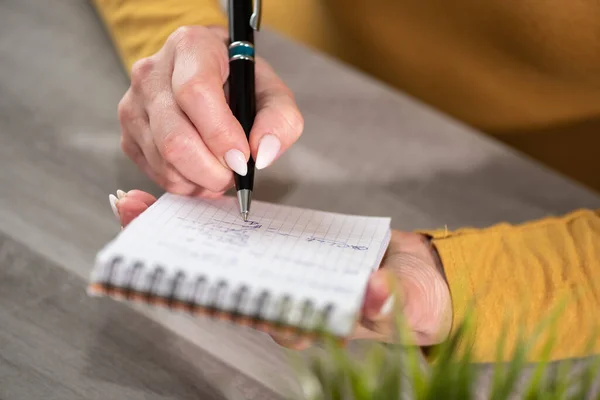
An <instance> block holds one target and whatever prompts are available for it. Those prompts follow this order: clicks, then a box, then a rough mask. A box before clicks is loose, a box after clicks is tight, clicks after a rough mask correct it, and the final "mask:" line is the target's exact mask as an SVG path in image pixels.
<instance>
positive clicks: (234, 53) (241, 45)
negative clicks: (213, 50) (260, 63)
mask: <svg viewBox="0 0 600 400" xmlns="http://www.w3.org/2000/svg"><path fill="white" fill-rule="evenodd" d="M233 60H249V61H254V46H253V45H252V43H249V42H233V43H231V44H230V45H229V61H233Z"/></svg>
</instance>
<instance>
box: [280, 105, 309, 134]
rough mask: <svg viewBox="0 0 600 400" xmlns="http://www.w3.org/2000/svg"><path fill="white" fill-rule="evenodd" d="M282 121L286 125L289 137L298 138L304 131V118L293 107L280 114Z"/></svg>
mask: <svg viewBox="0 0 600 400" xmlns="http://www.w3.org/2000/svg"><path fill="white" fill-rule="evenodd" d="M281 117H282V120H283V121H284V122H285V124H286V125H287V127H288V129H287V131H288V132H289V134H290V136H291V137H293V138H298V137H300V135H302V132H303V131H304V117H302V114H301V113H300V111H299V110H298V109H297V108H295V107H290V108H286V109H285V110H284V111H282V112H281Z"/></svg>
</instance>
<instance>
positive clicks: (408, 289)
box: [110, 190, 452, 350]
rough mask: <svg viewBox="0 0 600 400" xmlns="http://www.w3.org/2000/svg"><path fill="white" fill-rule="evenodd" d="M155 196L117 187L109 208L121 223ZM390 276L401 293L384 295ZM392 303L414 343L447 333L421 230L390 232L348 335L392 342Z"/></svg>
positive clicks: (436, 273)
mask: <svg viewBox="0 0 600 400" xmlns="http://www.w3.org/2000/svg"><path fill="white" fill-rule="evenodd" d="M155 201H156V199H155V198H154V197H153V196H152V195H150V194H148V193H145V192H142V191H139V190H132V191H130V192H128V193H125V192H122V191H118V192H117V196H113V195H111V196H110V202H111V207H112V209H113V212H114V213H115V216H116V217H117V218H118V219H119V221H120V222H121V226H123V227H124V226H126V225H127V224H129V223H130V222H131V221H132V220H133V219H134V218H136V217H137V216H138V215H140V214H141V213H142V212H144V210H146V209H147V208H148V207H149V206H150V205H152V203H154V202H155ZM390 279H391V282H394V285H397V287H398V289H399V290H398V291H397V293H399V294H400V295H401V296H402V298H400V299H395V298H394V297H393V296H392V297H390V296H391V294H392V288H390V287H389V282H390ZM394 304H399V305H400V307H401V308H402V310H401V312H402V313H403V315H404V318H405V320H406V323H407V324H408V326H409V327H410V329H411V330H412V331H413V333H414V338H415V339H416V344H417V345H419V346H430V345H433V344H438V343H441V342H443V341H444V340H445V339H446V338H447V337H448V335H449V333H450V327H451V321H452V304H451V300H450V290H449V288H448V285H447V283H446V280H445V278H444V274H443V270H442V266H441V265H440V262H439V259H438V258H437V256H436V252H435V250H434V249H433V248H432V246H431V244H430V243H429V240H428V239H427V238H426V237H425V236H423V235H419V234H415V233H408V232H400V231H394V232H393V233H392V238H391V241H390V245H389V247H388V250H387V252H386V255H385V257H384V259H383V262H382V264H381V267H380V268H379V269H378V270H377V271H376V272H374V273H373V275H372V276H371V278H370V280H369V283H368V286H367V292H366V295H365V301H364V304H363V309H362V316H361V319H360V321H359V324H358V325H357V327H356V329H355V331H354V333H353V335H352V337H351V338H350V339H351V340H352V339H371V340H378V341H383V342H392V341H393V340H394V337H393V333H394V327H395V325H394V320H393V318H392V317H393V313H392V311H393V305H394ZM273 339H274V340H275V341H276V342H277V343H279V344H281V345H282V346H285V347H289V348H293V349H298V350H300V349H304V348H306V347H308V346H310V342H307V341H296V340H294V339H291V338H286V337H282V336H273Z"/></svg>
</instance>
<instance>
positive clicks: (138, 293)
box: [92, 257, 334, 336]
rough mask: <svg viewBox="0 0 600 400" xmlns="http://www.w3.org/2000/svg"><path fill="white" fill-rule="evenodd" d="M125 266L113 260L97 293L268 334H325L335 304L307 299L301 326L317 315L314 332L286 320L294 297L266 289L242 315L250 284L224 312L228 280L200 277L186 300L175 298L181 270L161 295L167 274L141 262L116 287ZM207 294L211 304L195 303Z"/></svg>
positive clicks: (96, 289) (183, 280) (249, 294)
mask: <svg viewBox="0 0 600 400" xmlns="http://www.w3.org/2000/svg"><path fill="white" fill-rule="evenodd" d="M121 264H123V259H122V258H121V257H115V258H113V259H112V260H111V261H110V263H109V264H108V266H107V269H106V274H105V276H104V277H103V279H102V281H101V282H99V283H96V284H93V285H92V286H93V289H94V290H95V291H97V292H98V291H99V292H102V293H104V294H106V295H108V296H112V297H116V296H121V297H124V298H125V299H127V300H129V301H141V302H144V303H147V304H150V305H162V306H165V307H167V308H170V309H181V310H183V311H186V312H188V313H189V314H192V315H195V314H198V313H205V314H207V315H208V316H210V317H213V318H220V319H223V318H224V319H229V320H231V321H233V322H237V323H241V324H246V322H247V323H248V324H249V325H250V326H252V327H253V328H255V329H261V330H265V331H271V330H275V331H281V330H284V331H289V330H292V331H295V332H296V334H298V335H301V336H315V335H318V334H320V333H323V330H324V328H323V327H324V326H325V325H326V324H327V322H328V321H329V318H330V317H331V314H332V312H333V310H334V305H333V304H328V305H327V306H326V307H323V308H322V309H320V310H318V309H316V307H315V304H314V302H313V301H311V300H310V299H306V300H304V301H303V303H302V314H301V318H300V322H301V323H300V324H299V325H305V324H304V322H307V321H308V320H309V319H311V318H313V317H314V316H315V313H317V314H318V318H319V319H318V322H317V324H316V326H317V328H316V329H313V330H310V331H308V330H305V329H303V328H301V327H299V326H296V325H291V324H289V323H288V322H287V320H286V317H287V316H288V315H289V308H290V306H291V302H292V297H291V296H290V295H284V296H282V298H281V299H274V298H273V296H272V294H271V293H270V292H269V291H267V290H262V291H261V292H260V294H259V295H258V296H257V306H256V308H255V309H254V310H253V312H252V313H251V314H252V315H247V314H245V313H243V312H242V310H243V308H244V305H245V304H246V302H247V301H248V300H249V299H250V298H251V297H252V296H251V294H252V293H251V291H250V289H249V287H248V285H245V284H243V285H241V286H240V287H239V288H237V289H236V290H235V293H234V294H233V297H234V299H235V305H234V307H233V310H223V309H221V308H220V307H219V304H221V301H222V300H223V298H224V297H225V296H226V295H227V294H228V291H229V284H228V283H227V281H225V280H222V279H221V280H218V281H216V282H215V283H211V282H209V281H208V279H207V277H206V276H199V277H197V278H196V280H195V282H194V288H193V290H192V291H191V293H189V295H188V298H187V299H186V300H184V299H180V298H178V297H176V293H177V291H178V289H179V287H180V285H181V284H183V283H184V282H185V279H186V277H187V275H186V274H185V273H184V272H183V271H181V270H179V271H177V273H176V274H175V276H174V279H173V282H172V284H171V287H170V290H169V292H168V295H166V296H164V295H159V293H158V287H159V285H160V283H161V280H162V279H164V278H165V275H166V272H165V269H164V268H163V267H162V266H156V267H153V268H152V271H151V272H150V273H149V274H147V273H146V272H148V267H147V265H145V264H144V263H143V262H141V261H136V262H134V263H133V265H132V267H131V268H130V269H129V274H128V277H127V279H126V282H125V284H124V285H117V284H116V275H117V272H118V270H119V268H120V267H121ZM142 276H146V279H147V282H146V289H145V290H140V289H138V288H139V287H140V285H139V283H140V282H139V280H140V279H141V277H142ZM206 291H208V292H209V296H208V298H209V301H208V305H205V306H203V305H199V304H197V303H196V302H195V299H197V298H198V297H203V296H204V294H205V293H206ZM277 300H279V301H278V317H277V318H276V319H275V321H268V320H267V319H266V316H264V315H263V314H264V311H265V310H266V309H267V307H268V306H269V305H271V304H272V302H274V301H277Z"/></svg>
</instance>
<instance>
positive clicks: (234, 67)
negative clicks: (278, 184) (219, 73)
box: [229, 59, 256, 190]
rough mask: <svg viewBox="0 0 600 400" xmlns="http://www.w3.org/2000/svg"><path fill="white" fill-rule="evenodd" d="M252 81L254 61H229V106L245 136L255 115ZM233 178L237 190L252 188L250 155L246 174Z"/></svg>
mask: <svg viewBox="0 0 600 400" xmlns="http://www.w3.org/2000/svg"><path fill="white" fill-rule="evenodd" d="M254 83H255V82H254V61H251V60H248V59H234V60H231V61H230V62H229V107H230V108H231V112H232V113H233V115H234V116H235V118H236V119H237V120H238V121H239V123H240V125H241V126H242V129H244V133H245V134H246V138H249V137H250V130H251V129H252V125H253V124H254V117H255V116H256V93H255V88H254ZM234 178H235V184H236V188H237V190H241V189H249V190H253V182H254V159H253V158H252V156H250V159H249V160H248V173H247V174H246V176H240V175H238V174H234Z"/></svg>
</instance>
